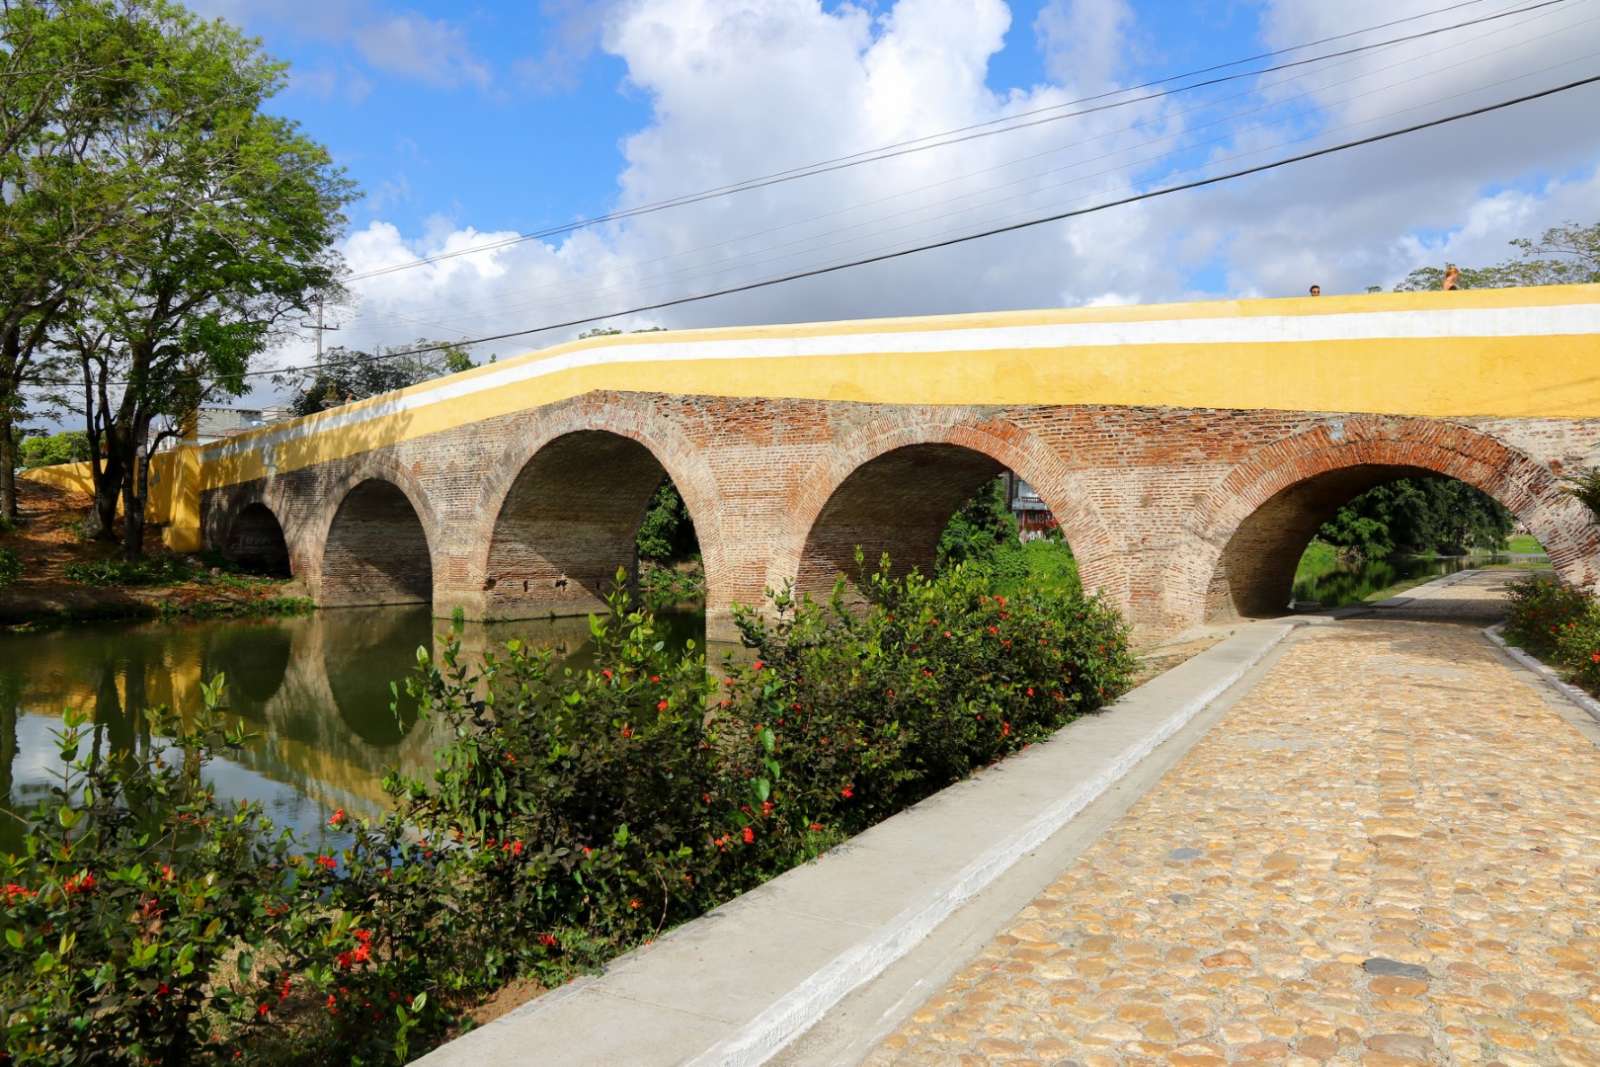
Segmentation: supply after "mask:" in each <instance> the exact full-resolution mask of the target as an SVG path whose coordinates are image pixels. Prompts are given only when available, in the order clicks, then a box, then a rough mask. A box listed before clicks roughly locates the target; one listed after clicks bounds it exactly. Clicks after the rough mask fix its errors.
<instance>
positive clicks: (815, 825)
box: [811, 822, 822, 832]
mask: <svg viewBox="0 0 1600 1067" xmlns="http://www.w3.org/2000/svg"><path fill="white" fill-rule="evenodd" d="M811 829H812V831H813V832H815V831H817V830H820V829H822V824H821V823H820V822H814V823H812V824H811Z"/></svg>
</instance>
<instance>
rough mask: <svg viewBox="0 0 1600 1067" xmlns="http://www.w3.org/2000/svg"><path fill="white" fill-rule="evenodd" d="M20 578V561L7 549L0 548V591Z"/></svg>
mask: <svg viewBox="0 0 1600 1067" xmlns="http://www.w3.org/2000/svg"><path fill="white" fill-rule="evenodd" d="M20 577H22V561H21V560H20V559H18V558H17V554H16V553H15V552H13V551H11V549H9V548H0V589H4V588H5V587H6V586H8V585H10V584H11V583H12V582H14V581H16V580H17V579H18V578H20Z"/></svg>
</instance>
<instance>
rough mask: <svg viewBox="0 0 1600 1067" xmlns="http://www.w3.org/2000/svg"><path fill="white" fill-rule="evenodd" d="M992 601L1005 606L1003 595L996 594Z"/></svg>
mask: <svg viewBox="0 0 1600 1067" xmlns="http://www.w3.org/2000/svg"><path fill="white" fill-rule="evenodd" d="M994 602H995V603H996V604H999V605H1000V606H1001V607H1005V606H1006V598H1005V597H1003V596H997V597H995V598H994Z"/></svg>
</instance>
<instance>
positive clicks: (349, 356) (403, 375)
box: [278, 340, 477, 415]
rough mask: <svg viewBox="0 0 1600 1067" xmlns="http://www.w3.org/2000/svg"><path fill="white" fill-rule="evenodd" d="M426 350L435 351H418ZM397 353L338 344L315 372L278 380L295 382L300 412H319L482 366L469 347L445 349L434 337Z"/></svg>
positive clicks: (293, 404)
mask: <svg viewBox="0 0 1600 1067" xmlns="http://www.w3.org/2000/svg"><path fill="white" fill-rule="evenodd" d="M424 348H426V349H433V351H427V352H418V351H416V350H417V349H424ZM394 352H395V354H393V355H385V353H384V351H383V350H382V349H379V350H378V351H377V352H375V353H373V352H359V351H356V350H354V349H347V348H334V349H331V350H330V351H329V352H328V353H327V355H325V356H324V357H323V359H322V362H321V364H320V365H319V366H318V367H317V368H316V369H315V370H314V371H313V372H312V373H311V374H310V375H309V376H300V377H298V378H295V377H288V376H286V377H280V378H279V379H278V381H279V382H280V383H283V382H292V383H293V384H294V389H295V392H294V399H293V400H291V401H290V402H289V407H290V409H291V410H292V411H293V412H294V414H296V415H314V414H316V413H317V412H319V411H326V410H328V409H329V408H334V407H338V406H339V405H340V404H348V403H350V402H351V401H352V400H364V399H366V398H367V397H369V396H377V395H378V394H379V393H387V392H391V391H393V390H395V389H404V388H405V387H406V386H408V385H416V384H417V383H418V382H425V381H427V380H428V379H430V378H438V377H440V376H441V375H445V374H455V373H457V372H459V371H464V370H471V369H472V368H473V367H475V366H477V364H475V363H473V362H472V357H470V356H468V355H467V351H466V349H464V348H461V347H459V346H456V345H446V346H444V347H443V348H439V347H438V345H437V342H433V341H425V340H419V341H417V342H416V344H414V345H409V346H406V347H404V348H397V349H395V350H394Z"/></svg>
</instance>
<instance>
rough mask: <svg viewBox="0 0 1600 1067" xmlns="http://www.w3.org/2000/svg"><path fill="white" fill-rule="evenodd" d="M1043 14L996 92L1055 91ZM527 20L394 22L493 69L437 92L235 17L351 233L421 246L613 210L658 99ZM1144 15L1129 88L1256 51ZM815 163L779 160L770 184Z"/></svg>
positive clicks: (1198, 8)
mask: <svg viewBox="0 0 1600 1067" xmlns="http://www.w3.org/2000/svg"><path fill="white" fill-rule="evenodd" d="M839 6H840V5H839V4H837V3H832V4H826V5H824V7H826V8H828V9H837V8H838V7H839ZM880 6H881V5H880ZM1044 6H1045V0H1033V2H1030V3H1014V4H1012V5H1011V12H1012V22H1011V27H1010V29H1009V31H1008V32H1007V33H1006V35H1005V45H1004V48H1003V49H1002V50H1001V51H1000V52H998V53H997V54H995V55H994V56H993V58H992V59H991V61H990V64H989V70H988V77H987V79H986V83H987V85H988V87H989V88H990V89H991V90H993V91H994V92H996V93H998V94H1004V93H1006V92H1009V91H1011V90H1013V89H1028V88H1030V87H1033V86H1037V85H1040V84H1042V83H1044V82H1046V81H1048V78H1049V75H1048V73H1047V72H1046V69H1045V63H1044V56H1043V53H1042V51H1041V49H1040V47H1039V42H1038V40H1037V38H1036V35H1035V34H1034V32H1033V24H1034V21H1035V20H1036V19H1037V18H1038V15H1039V11H1040V9H1041V8H1042V7H1044ZM263 7H265V5H263ZM529 7H530V5H529V4H527V3H515V2H509V0H502V2H499V3H475V4H473V5H471V6H470V8H466V9H463V6H462V5H458V4H421V5H417V6H415V7H407V8H395V9H393V10H394V11H396V12H403V13H406V14H416V15H418V16H420V17H422V18H424V19H428V20H437V21H443V22H447V23H448V24H449V25H451V26H452V27H454V28H456V29H457V30H458V31H459V32H460V34H461V38H462V40H463V41H464V43H465V45H466V47H467V48H468V49H470V52H471V54H472V56H473V57H474V59H475V60H476V61H478V62H480V63H482V64H483V65H484V67H485V68H487V70H486V76H487V78H488V79H490V84H491V85H492V88H489V89H487V90H486V89H485V87H484V86H483V85H482V84H479V83H477V82H475V81H474V80H473V79H472V77H471V76H469V75H466V74H459V75H456V76H454V77H453V78H452V76H450V75H448V74H444V73H441V74H439V75H438V77H437V78H436V79H435V80H429V79H427V78H421V77H418V76H417V74H416V73H415V72H412V71H396V70H394V69H392V68H391V69H385V67H384V66H383V65H380V64H374V63H373V62H372V61H371V60H370V59H369V58H368V55H367V54H365V53H364V52H363V50H362V48H361V47H359V46H358V44H357V43H356V42H355V41H354V40H352V39H351V38H348V37H345V38H333V39H330V37H329V36H328V35H327V34H325V33H322V32H318V30H317V28H316V27H315V26H310V27H308V26H307V25H306V24H305V22H304V20H302V19H301V18H299V17H298V16H296V15H294V14H293V13H285V14H281V15H276V16H275V15H274V14H271V13H268V12H267V11H265V10H263V11H261V12H259V13H257V12H255V11H251V10H250V9H240V8H239V7H237V6H232V9H231V10H229V11H228V13H229V14H230V15H232V17H233V18H234V19H235V20H237V21H239V22H242V24H243V26H244V27H245V28H246V29H247V30H248V31H249V32H251V33H252V34H255V35H257V36H259V37H261V38H262V40H263V42H264V44H265V46H266V49H267V50H268V51H269V52H270V53H271V54H273V55H274V56H277V57H278V58H280V59H283V60H286V61H288V62H289V63H290V64H291V65H292V67H291V71H292V73H291V79H292V80H291V86H290V88H289V90H288V91H286V92H285V93H284V94H282V95H281V96H280V97H278V99H277V100H276V102H275V104H274V105H273V106H274V110H277V111H279V112H281V113H282V114H285V115H287V116H289V117H292V118H294V119H296V120H297V121H299V122H301V123H303V124H304V126H305V127H306V129H307V130H308V131H309V132H310V133H311V134H312V135H313V136H315V137H316V138H318V139H319V140H321V141H322V142H323V143H324V144H326V145H328V147H329V148H330V149H331V150H332V151H333V153H334V154H335V156H336V157H337V158H338V160H339V162H340V163H341V164H342V165H344V166H345V167H347V168H348V169H349V171H350V174H351V175H352V176H353V177H354V178H355V179H356V180H357V181H358V182H359V184H360V186H361V188H362V189H363V190H364V192H365V193H366V199H365V200H364V202H363V203H361V204H359V205H358V206H357V207H356V208H355V209H354V210H353V211H352V212H351V221H352V222H353V223H354V224H356V225H361V224H364V223H365V222H367V221H369V220H371V219H374V218H381V219H385V220H388V221H391V222H394V223H395V224H396V225H398V226H399V227H400V228H401V229H402V230H405V231H406V232H420V231H421V230H423V229H424V228H426V227H427V226H428V225H429V224H430V222H432V223H434V224H437V222H438V220H439V219H441V218H442V219H447V220H450V221H452V222H458V223H469V222H470V223H472V224H475V225H477V226H479V227H481V228H493V229H501V228H509V229H516V230H522V231H527V230H533V229H537V228H540V227H544V226H549V225H552V224H557V223H561V222H565V221H568V220H569V219H573V218H578V217H582V216H585V215H595V214H600V213H603V212H605V211H607V210H608V209H610V208H611V207H612V206H613V202H614V200H615V198H616V191H617V186H616V176H617V173H618V171H619V170H620V169H621V168H622V167H623V165H624V163H625V158H624V156H623V153H622V148H621V143H622V139H623V138H624V137H625V136H626V135H627V134H628V133H630V132H632V131H634V130H637V129H640V128H641V127H643V126H645V125H647V124H648V123H649V121H650V118H651V104H650V100H649V98H648V96H647V95H646V94H645V93H644V92H643V91H641V90H640V89H638V88H637V87H634V86H631V85H630V84H629V83H628V68H627V64H626V63H625V62H624V61H623V60H622V59H620V58H618V57H617V56H615V55H610V54H607V53H606V52H604V51H603V50H601V49H600V48H598V47H595V42H593V41H592V40H589V39H585V38H580V40H579V41H578V42H576V43H575V42H573V41H571V40H568V39H566V38H565V37H564V33H571V32H573V31H571V30H570V29H569V28H568V27H567V26H566V21H567V20H564V19H563V18H562V17H561V14H560V10H559V9H547V10H545V11H543V12H537V11H536V12H534V13H532V14H530V13H529V10H528V9H529ZM379 10H386V9H379ZM1139 10H1140V18H1141V23H1142V24H1146V23H1147V24H1148V26H1147V27H1146V28H1142V29H1141V32H1140V33H1139V36H1138V40H1137V42H1136V43H1135V45H1134V47H1131V48H1130V49H1129V51H1128V52H1127V54H1126V55H1125V56H1121V57H1119V62H1118V64H1117V69H1116V73H1117V74H1118V75H1120V76H1121V78H1122V80H1124V81H1126V82H1129V83H1137V82H1140V81H1143V80H1145V79H1147V78H1151V77H1160V76H1163V75H1166V74H1169V73H1174V72H1178V71H1183V70H1190V69H1196V68H1200V67H1204V66H1208V65H1210V64H1213V63H1218V62H1224V61H1227V60H1230V59H1234V58H1237V57H1239V56H1244V55H1250V54H1252V53H1253V52H1255V51H1257V50H1259V49H1260V41H1259V38H1258V35H1257V19H1256V14H1257V9H1256V8H1254V7H1252V6H1251V5H1247V4H1204V3H1193V2H1181V0H1180V2H1172V0H1163V2H1160V3H1151V4H1141V5H1140V9H1139ZM246 12H248V13H246ZM443 66H444V65H441V70H442V69H443ZM856 147H862V148H865V147H871V146H868V145H860V146H856ZM809 161H810V160H809V159H807V158H801V157H798V156H797V157H795V158H792V159H785V160H775V161H774V164H775V165H774V167H773V169H774V170H778V169H782V168H783V167H784V166H788V165H799V164H804V163H806V162H809Z"/></svg>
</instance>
